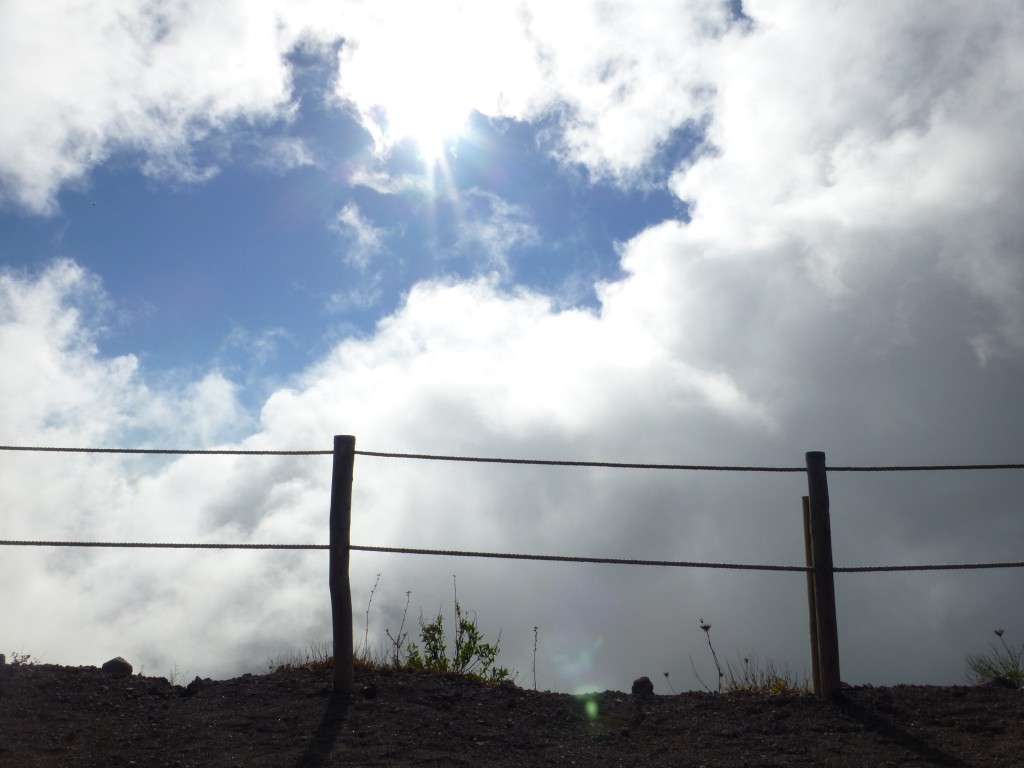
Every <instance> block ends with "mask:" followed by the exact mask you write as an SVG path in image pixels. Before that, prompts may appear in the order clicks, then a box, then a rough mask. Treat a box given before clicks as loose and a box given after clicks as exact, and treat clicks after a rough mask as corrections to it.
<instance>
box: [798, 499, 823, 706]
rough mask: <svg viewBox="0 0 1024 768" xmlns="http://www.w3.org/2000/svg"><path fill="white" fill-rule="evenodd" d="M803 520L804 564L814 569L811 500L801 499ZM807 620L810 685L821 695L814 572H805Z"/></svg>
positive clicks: (817, 694) (816, 693) (815, 693)
mask: <svg viewBox="0 0 1024 768" xmlns="http://www.w3.org/2000/svg"><path fill="white" fill-rule="evenodd" d="M800 501H801V507H802V508H803V510H802V511H803V518H804V562H806V563H807V567H808V568H812V569H813V568H814V555H813V552H812V550H811V499H810V497H808V496H804V497H803V498H801V500H800ZM807 619H808V625H809V630H810V636H811V683H812V685H813V686H814V688H813V690H814V695H815V696H820V695H821V666H820V664H819V663H818V613H817V608H816V607H815V603H814V571H813V570H810V571H808V572H807Z"/></svg>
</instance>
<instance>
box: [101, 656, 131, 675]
mask: <svg viewBox="0 0 1024 768" xmlns="http://www.w3.org/2000/svg"><path fill="white" fill-rule="evenodd" d="M102 669H103V671H104V672H110V673H111V674H115V675H125V676H129V675H131V673H132V665H131V664H129V663H128V662H127V661H125V660H124V659H122V658H121V657H120V656H116V657H114V658H113V659H111V660H110V661H108V662H106V663H105V664H104V665H103V667H102Z"/></svg>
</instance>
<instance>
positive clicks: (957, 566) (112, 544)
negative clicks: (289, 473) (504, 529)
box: [0, 539, 1024, 573]
mask: <svg viewBox="0 0 1024 768" xmlns="http://www.w3.org/2000/svg"><path fill="white" fill-rule="evenodd" d="M0 546H9V547H97V548H100V547H107V548H120V549H248V550H311V549H320V550H323V549H330V545H329V544H230V543H217V542H214V543H180V542H129V541H28V540H13V539H3V540H0ZM349 549H350V550H352V551H357V552H379V553H391V554H398V555H435V556H442V557H476V558H491V559H500V560H539V561H545V562H561V563H598V564H606V565H646V566H660V567H669V568H718V569H724V570H737V571H781V572H797V573H805V572H807V571H810V570H813V569H812V568H811V567H809V566H806V565H759V564H751V563H708V562H694V561H688V560H641V559H634V558H621V557H581V556H575V555H535V554H520V553H511V552H472V551H465V550H457V549H420V548H412V547H375V546H364V545H360V544H352V545H350V546H349ZM993 568H1024V561H1020V562H1001V563H952V564H947V565H864V566H844V567H833V569H832V571H833V572H834V573H883V572H899V571H963V570H985V569H993Z"/></svg>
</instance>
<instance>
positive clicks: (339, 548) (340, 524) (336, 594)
mask: <svg viewBox="0 0 1024 768" xmlns="http://www.w3.org/2000/svg"><path fill="white" fill-rule="evenodd" d="M355 458H356V439H355V437H353V436H352V435H335V436H334V470H333V473H332V475H331V522H330V527H331V543H330V566H329V575H328V581H329V583H330V588H331V620H332V624H333V632H334V693H335V694H337V695H341V696H349V695H351V693H352V586H351V584H350V583H349V576H348V561H349V545H350V544H351V542H352V539H351V527H352V466H353V464H354V463H355Z"/></svg>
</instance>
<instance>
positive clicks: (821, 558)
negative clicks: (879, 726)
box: [806, 451, 842, 699]
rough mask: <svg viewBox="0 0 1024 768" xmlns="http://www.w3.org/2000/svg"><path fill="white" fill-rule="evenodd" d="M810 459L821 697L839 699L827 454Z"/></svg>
mask: <svg viewBox="0 0 1024 768" xmlns="http://www.w3.org/2000/svg"><path fill="white" fill-rule="evenodd" d="M806 460H807V490H808V496H809V497H810V518H811V557H812V561H813V567H814V571H813V573H814V607H815V610H814V613H815V616H816V618H817V625H818V669H819V671H820V676H821V686H820V689H819V690H818V696H820V697H821V698H823V699H835V698H838V697H839V696H841V695H842V693H841V691H840V682H839V629H838V627H837V626H836V590H835V580H834V578H833V571H832V567H833V566H832V524H831V522H830V520H829V501H828V478H827V476H826V472H825V454H824V453H822V452H821V451H810V452H808V453H807V454H806Z"/></svg>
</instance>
